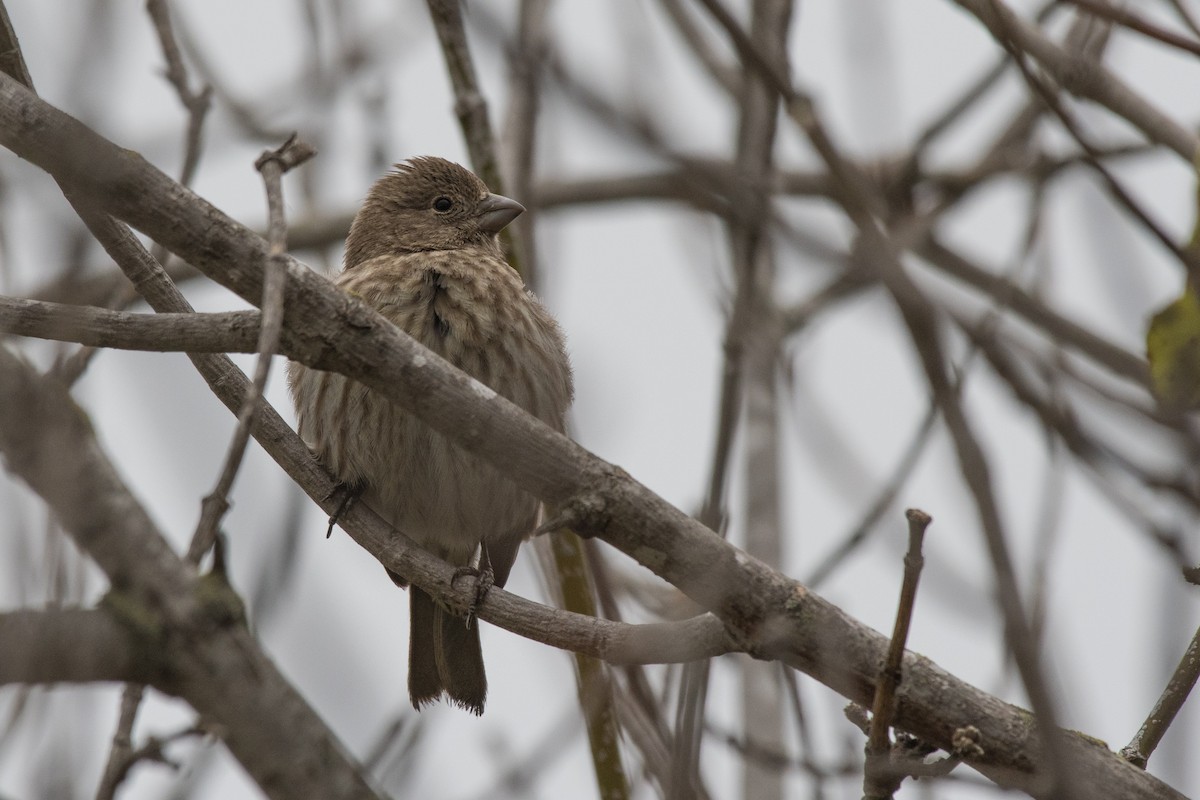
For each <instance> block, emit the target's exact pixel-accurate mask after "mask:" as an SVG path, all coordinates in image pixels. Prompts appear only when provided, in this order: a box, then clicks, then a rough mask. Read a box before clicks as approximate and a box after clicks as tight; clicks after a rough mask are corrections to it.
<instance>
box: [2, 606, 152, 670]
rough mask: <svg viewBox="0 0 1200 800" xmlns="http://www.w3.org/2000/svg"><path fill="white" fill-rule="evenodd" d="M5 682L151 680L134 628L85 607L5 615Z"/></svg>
mask: <svg viewBox="0 0 1200 800" xmlns="http://www.w3.org/2000/svg"><path fill="white" fill-rule="evenodd" d="M0 642H4V647H0V686H3V685H6V684H10V683H93V682H96V681H135V682H139V683H142V682H146V681H148V680H149V678H150V675H151V671H150V670H149V669H148V666H149V664H148V662H147V661H146V659H143V658H139V652H138V649H137V647H136V646H135V640H134V637H133V636H132V635H130V633H129V630H128V628H126V627H124V626H123V625H121V624H120V623H118V622H117V621H116V620H114V619H113V617H112V615H111V614H109V613H107V612H105V611H102V610H85V609H82V608H72V609H62V610H55V609H50V610H46V611H12V612H9V613H7V614H0Z"/></svg>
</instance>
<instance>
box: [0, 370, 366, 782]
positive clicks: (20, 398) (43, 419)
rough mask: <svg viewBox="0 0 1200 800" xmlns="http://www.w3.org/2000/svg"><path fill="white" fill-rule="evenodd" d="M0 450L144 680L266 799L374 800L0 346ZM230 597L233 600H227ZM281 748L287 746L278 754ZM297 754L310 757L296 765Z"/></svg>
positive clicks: (213, 597) (54, 392) (298, 701)
mask: <svg viewBox="0 0 1200 800" xmlns="http://www.w3.org/2000/svg"><path fill="white" fill-rule="evenodd" d="M0 450H2V451H3V452H4V454H5V457H6V461H7V464H8V466H9V468H10V469H11V470H13V471H14V472H16V473H17V474H18V475H20V476H21V477H22V478H23V479H24V480H25V481H26V482H27V483H28V484H29V485H30V487H31V488H33V489H34V491H36V492H37V493H38V494H39V495H41V496H42V498H43V499H44V500H45V501H46V502H47V504H48V505H49V506H50V507H51V509H52V510H53V512H54V513H55V514H56V515H57V516H58V518H59V519H60V520H61V522H62V524H63V527H64V528H65V529H66V530H67V531H68V532H70V533H71V535H72V536H73V537H74V539H75V541H76V543H77V544H78V545H79V546H80V548H81V549H83V550H85V551H86V552H87V553H88V554H89V555H91V556H92V558H94V559H95V560H96V562H97V563H98V564H99V566H100V567H101V569H103V570H104V571H105V573H106V574H107V575H108V578H109V581H110V582H111V584H112V586H113V591H112V592H110V593H109V595H108V597H107V600H106V602H107V603H108V607H109V608H110V609H111V610H112V611H113V613H114V614H116V615H118V616H120V618H121V622H122V624H124V625H125V626H126V628H127V629H128V631H129V634H130V635H131V636H133V637H134V640H135V642H136V644H135V646H134V647H133V648H132V652H134V653H136V654H137V656H138V658H139V659H140V660H142V661H144V662H146V665H145V668H146V669H149V670H151V672H152V673H153V674H152V677H151V679H150V680H148V681H147V682H149V683H152V684H154V685H158V686H164V687H167V688H166V691H169V692H171V693H173V694H178V695H180V696H182V697H184V698H185V699H187V700H188V702H190V703H191V704H192V706H193V707H194V708H195V709H196V710H197V711H199V712H200V713H201V714H203V715H205V716H207V717H208V718H209V719H211V720H212V721H213V722H214V724H216V725H219V726H220V727H221V728H222V729H223V731H224V732H225V733H224V735H223V738H224V740H225V742H226V743H227V744H228V746H229V748H230V751H231V752H232V753H233V754H234V756H235V757H237V758H238V760H239V761H240V762H241V763H242V765H243V766H244V767H245V768H246V770H247V772H248V773H249V774H250V775H251V776H252V777H253V778H254V779H255V781H256V782H257V783H258V785H259V786H260V787H261V788H262V790H263V791H264V792H265V793H266V794H267V796H269V797H272V798H279V799H280V800H283V798H289V797H291V796H292V794H293V787H295V786H297V785H303V786H307V787H310V789H311V790H312V791H313V792H314V793H316V794H320V795H321V796H325V797H329V798H374V797H376V795H375V794H374V792H373V791H371V789H370V788H369V787H368V786H367V784H366V783H365V781H364V780H363V778H362V776H361V775H360V774H359V771H358V768H357V765H356V764H355V763H353V761H352V760H351V759H349V758H348V757H347V755H346V754H345V752H344V750H343V749H342V747H341V745H340V744H338V743H337V741H336V739H335V738H334V737H333V735H332V734H331V733H330V732H329V731H328V730H327V729H326V728H325V726H324V725H323V723H322V722H321V720H320V719H319V718H318V717H317V716H316V714H315V713H314V712H313V711H312V710H311V709H310V708H309V707H308V705H307V704H306V703H305V702H304V699H303V698H302V697H301V696H300V695H299V694H298V693H296V692H295V690H294V689H292V687H291V686H290V685H289V684H288V683H287V682H286V681H285V680H284V678H283V677H282V675H280V674H279V673H278V671H277V670H276V669H275V667H274V665H273V664H272V663H271V662H270V661H269V660H268V659H267V658H266V657H265V656H264V655H263V654H262V653H261V651H260V650H259V648H258V645H257V643H256V642H255V641H254V640H253V638H251V637H250V635H249V633H248V632H247V631H246V629H245V628H244V627H242V626H240V625H238V624H237V620H236V616H231V614H230V606H229V603H230V602H231V600H230V599H229V596H232V592H231V591H229V590H228V589H227V588H226V589H225V590H224V591H225V593H226V594H222V593H220V590H215V589H214V587H212V586H209V587H208V588H207V590H202V586H201V582H200V578H199V577H198V576H197V575H196V574H195V572H194V571H192V570H189V569H187V568H186V566H185V565H184V564H183V562H182V561H181V560H180V559H179V558H178V557H177V556H176V555H175V554H174V553H173V552H172V551H171V549H170V547H169V546H168V545H167V543H166V541H165V540H164V539H163V537H162V535H161V534H160V533H159V532H158V530H157V528H156V527H155V525H154V523H153V522H152V521H151V520H150V518H149V517H148V516H147V515H146V513H145V510H144V509H143V508H142V506H141V505H140V504H138V502H137V501H136V500H135V499H134V498H133V496H132V495H131V494H130V493H129V491H128V489H127V488H126V486H125V485H124V483H123V482H122V481H121V479H120V478H119V477H118V476H117V474H116V471H115V470H114V468H113V466H112V464H111V463H110V462H109V461H108V459H107V457H106V456H105V455H104V453H103V451H102V450H101V449H100V447H99V445H98V444H97V442H96V440H95V436H94V432H93V430H92V427H91V425H90V423H89V422H88V421H87V417H86V415H85V414H84V413H83V411H82V410H81V409H80V408H79V407H78V406H76V405H75V403H74V402H73V401H72V400H71V398H70V396H69V395H68V394H67V393H66V391H65V390H64V389H63V387H62V386H61V385H59V384H57V383H56V382H54V381H52V380H50V379H48V378H45V377H43V376H40V375H38V374H37V373H35V372H34V371H33V369H32V368H30V367H29V366H28V365H26V364H25V363H23V362H22V361H20V360H19V359H18V358H17V357H15V356H14V355H12V354H11V353H9V352H8V351H7V350H6V349H4V348H0ZM234 597H235V596H234ZM284 743H286V745H287V746H286V747H285V746H284ZM297 752H303V753H306V754H308V757H307V758H302V759H300V758H296V757H295V754H296V753H297Z"/></svg>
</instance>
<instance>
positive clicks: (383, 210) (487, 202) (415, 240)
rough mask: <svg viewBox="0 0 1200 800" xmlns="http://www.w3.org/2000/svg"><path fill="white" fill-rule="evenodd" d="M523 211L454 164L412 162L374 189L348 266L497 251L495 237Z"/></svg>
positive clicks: (353, 231)
mask: <svg viewBox="0 0 1200 800" xmlns="http://www.w3.org/2000/svg"><path fill="white" fill-rule="evenodd" d="M524 210H525V207H524V206H522V205H521V204H520V203H518V202H517V201H515V200H510V199H508V198H507V197H502V196H500V195H497V194H492V193H491V192H489V191H488V188H487V186H486V185H484V183H483V181H481V180H480V179H479V178H477V177H476V176H475V175H474V174H473V173H472V172H471V171H470V170H467V169H465V168H464V167H461V166H459V165H458V164H455V163H454V162H452V161H447V160H445V159H444V158H435V157H433V156H419V157H416V158H410V159H408V160H407V161H404V162H402V163H400V164H397V165H396V169H395V171H394V172H390V173H388V174H387V175H384V176H383V177H382V178H380V179H379V180H378V181H376V182H375V185H374V186H372V187H371V191H370V193H369V194H368V195H367V199H366V201H364V202H363V206H362V208H361V209H360V210H359V212H358V214H357V215H356V216H355V217H354V224H353V225H351V226H350V235H349V236H348V237H347V238H346V268H347V269H349V268H351V267H353V266H355V265H356V264H361V263H362V262H364V261H367V260H369V259H371V258H374V257H376V256H380V255H386V254H389V253H415V252H421V251H427V250H458V249H462V248H464V247H471V246H484V247H489V248H494V249H497V251H498V248H499V245H498V244H497V242H496V234H498V233H499V232H500V231H501V229H503V228H504V226H505V225H507V224H508V223H510V222H512V221H513V220H514V219H516V217H517V216H518V215H519V214H520V213H521V212H523V211H524Z"/></svg>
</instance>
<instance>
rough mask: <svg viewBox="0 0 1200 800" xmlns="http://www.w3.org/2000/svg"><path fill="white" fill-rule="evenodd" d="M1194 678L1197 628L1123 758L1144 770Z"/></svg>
mask: <svg viewBox="0 0 1200 800" xmlns="http://www.w3.org/2000/svg"><path fill="white" fill-rule="evenodd" d="M1197 677H1200V629H1197V631H1196V634H1195V635H1194V636H1192V641H1191V642H1190V643H1189V644H1188V647H1187V650H1186V651H1185V652H1184V654H1183V658H1181V659H1180V660H1179V665H1178V666H1177V667H1175V672H1174V674H1172V675H1171V680H1170V681H1168V682H1167V687H1166V688H1165V689H1163V693H1162V696H1161V697H1159V698H1158V702H1156V703H1155V704H1154V708H1153V709H1152V710H1151V711H1150V716H1148V717H1146V721H1145V722H1143V723H1142V727H1141V729H1140V730H1138V732H1137V735H1136V736H1134V737H1133V741H1131V742H1130V743H1129V744H1127V745H1126V746H1125V747H1123V748H1121V757H1122V758H1124V759H1125V760H1126V761H1129V762H1131V763H1133V764H1135V765H1136V766H1139V767H1141V768H1142V769H1145V768H1146V762H1147V761H1149V760H1150V756H1152V755H1153V754H1154V749H1155V748H1156V747H1158V743H1159V742H1161V741H1162V738H1163V736H1164V735H1165V734H1166V732H1167V729H1168V728H1170V727H1171V723H1172V722H1174V721H1175V715H1176V714H1178V713H1179V709H1181V708H1182V707H1183V704H1184V702H1185V701H1186V700H1187V699H1188V696H1189V695H1191V693H1192V689H1194V688H1195V686H1196V678H1197Z"/></svg>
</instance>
